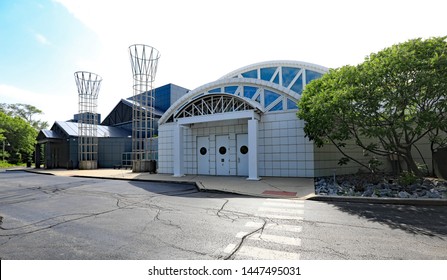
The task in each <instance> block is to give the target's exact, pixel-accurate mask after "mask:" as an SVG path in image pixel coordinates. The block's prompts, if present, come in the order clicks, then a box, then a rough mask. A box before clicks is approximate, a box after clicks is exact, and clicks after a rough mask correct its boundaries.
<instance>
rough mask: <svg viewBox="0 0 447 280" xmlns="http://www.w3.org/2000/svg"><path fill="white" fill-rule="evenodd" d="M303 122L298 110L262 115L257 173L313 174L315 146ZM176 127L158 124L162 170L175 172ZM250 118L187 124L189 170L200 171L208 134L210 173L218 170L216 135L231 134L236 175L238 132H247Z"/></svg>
mask: <svg viewBox="0 0 447 280" xmlns="http://www.w3.org/2000/svg"><path fill="white" fill-rule="evenodd" d="M303 126H304V123H303V121H301V120H298V119H297V117H296V113H295V112H278V113H268V114H265V115H263V116H262V117H261V121H260V123H259V132H258V175H259V176H283V177H313V176H314V155H313V152H314V147H313V143H311V142H309V141H308V140H307V139H306V138H305V137H304V131H303ZM173 129H174V124H172V123H167V124H164V125H162V126H160V128H159V141H160V142H159V161H160V162H159V170H158V172H159V173H168V174H172V173H173V152H172V151H173V146H172V145H173V139H172V137H173ZM247 129H248V128H247V120H246V119H241V120H231V121H221V122H210V123H201V124H194V125H191V126H186V127H185V128H184V139H183V141H184V151H183V152H184V154H183V157H184V167H185V169H184V170H185V173H186V174H197V154H196V153H197V147H196V139H197V137H198V136H209V141H210V146H209V148H210V151H209V153H210V174H211V175H214V174H216V167H215V166H216V162H215V161H216V156H215V154H216V147H215V146H216V142H215V139H216V135H229V138H230V151H229V152H230V175H233V176H235V175H237V163H236V159H237V155H236V153H237V150H236V135H237V134H239V133H247Z"/></svg>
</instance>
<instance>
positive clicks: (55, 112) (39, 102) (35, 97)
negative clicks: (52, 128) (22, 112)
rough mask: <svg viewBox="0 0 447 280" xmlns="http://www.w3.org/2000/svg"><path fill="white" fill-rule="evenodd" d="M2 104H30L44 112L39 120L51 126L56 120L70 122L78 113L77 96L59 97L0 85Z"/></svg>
mask: <svg viewBox="0 0 447 280" xmlns="http://www.w3.org/2000/svg"><path fill="white" fill-rule="evenodd" d="M0 100H1V101H0V102H1V103H7V104H14V103H23V104H30V105H33V106H35V107H37V108H38V109H40V110H42V112H43V114H42V115H40V116H38V117H37V118H38V119H41V120H44V121H47V122H48V124H49V125H52V123H53V122H54V121H56V120H68V119H70V118H72V117H73V114H74V113H76V112H77V110H78V108H77V96H76V95H73V96H66V95H65V96H62V95H61V96H58V95H52V94H45V93H41V92H34V91H29V90H26V89H22V88H18V87H15V86H11V85H6V84H0Z"/></svg>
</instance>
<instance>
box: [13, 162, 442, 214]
mask: <svg viewBox="0 0 447 280" xmlns="http://www.w3.org/2000/svg"><path fill="white" fill-rule="evenodd" d="M7 171H25V172H29V173H36V174H42V175H52V176H56V175H55V174H52V173H51V172H40V171H36V170H34V169H31V168H17V169H10V170H7ZM71 177H78V178H93V179H103V180H124V181H140V182H154V183H170V184H188V185H193V186H194V187H195V188H196V189H197V190H198V191H200V192H216V193H230V194H237V195H245V196H252V197H262V198H278V199H281V198H282V199H284V198H287V199H299V200H313V201H322V202H351V203H371V204H392V205H415V206H447V199H429V198H421V199H410V198H374V197H356V196H327V195H312V194H311V195H307V196H305V197H290V196H289V197H282V196H276V195H265V194H261V193H259V194H258V193H246V192H241V191H236V190H225V189H224V190H219V189H209V188H205V187H204V186H203V185H202V183H201V182H200V181H178V180H150V179H138V178H119V177H101V176H86V175H72V176H71ZM201 185H202V186H201Z"/></svg>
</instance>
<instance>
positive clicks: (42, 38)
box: [34, 33, 51, 45]
mask: <svg viewBox="0 0 447 280" xmlns="http://www.w3.org/2000/svg"><path fill="white" fill-rule="evenodd" d="M34 37H35V38H36V40H37V42H39V43H41V44H42V45H51V43H50V41H48V39H47V37H45V36H43V35H42V34H40V33H35V34H34Z"/></svg>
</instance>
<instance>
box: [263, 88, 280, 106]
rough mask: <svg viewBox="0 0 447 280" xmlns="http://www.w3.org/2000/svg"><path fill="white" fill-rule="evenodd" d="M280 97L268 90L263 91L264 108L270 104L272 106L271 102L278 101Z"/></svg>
mask: <svg viewBox="0 0 447 280" xmlns="http://www.w3.org/2000/svg"><path fill="white" fill-rule="evenodd" d="M280 96H281V95H279V94H277V93H276V92H273V91H270V90H267V89H266V90H264V106H265V107H267V106H269V105H270V104H272V102H273V101H275V100H276V99H278V97H280Z"/></svg>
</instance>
